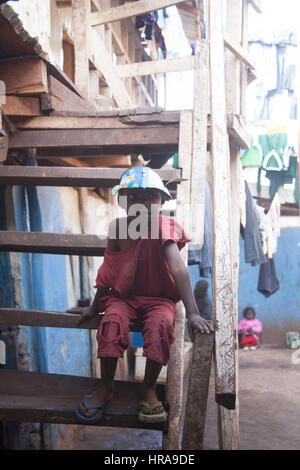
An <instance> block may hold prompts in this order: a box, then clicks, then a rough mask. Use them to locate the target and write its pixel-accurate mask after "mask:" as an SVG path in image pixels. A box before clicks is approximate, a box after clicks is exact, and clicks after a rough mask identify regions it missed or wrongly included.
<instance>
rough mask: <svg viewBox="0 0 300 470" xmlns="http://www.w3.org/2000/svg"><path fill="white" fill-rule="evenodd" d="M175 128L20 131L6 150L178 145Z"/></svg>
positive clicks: (176, 128)
mask: <svg viewBox="0 0 300 470" xmlns="http://www.w3.org/2000/svg"><path fill="white" fill-rule="evenodd" d="M178 137H179V129H178V126H172V125H170V126H165V127H161V128H157V127H152V128H146V127H142V126H141V127H140V128H133V129H110V130H108V129H67V130H63V129H58V130H52V129H51V130H43V131H39V130H36V131H31V130H28V131H20V132H16V133H14V134H12V135H11V138H10V142H9V146H10V149H18V148H32V147H34V148H55V147H56V148H57V147H59V148H64V147H72V148H76V147H81V148H89V147H100V148H101V147H104V146H118V145H120V146H124V147H128V146H130V145H134V146H145V145H151V144H157V145H166V144H175V145H176V144H177V145H178Z"/></svg>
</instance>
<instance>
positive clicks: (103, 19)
mask: <svg viewBox="0 0 300 470" xmlns="http://www.w3.org/2000/svg"><path fill="white" fill-rule="evenodd" d="M183 1H184V0H151V1H150V0H140V1H139V2H129V3H125V5H121V6H117V7H113V8H110V9H108V10H106V11H101V12H95V13H92V14H91V15H90V24H91V26H97V25H100V24H106V23H111V22H112V21H118V20H122V19H124V18H130V17H133V16H137V15H142V14H143V13H148V12H149V11H154V10H159V9H161V8H165V7H168V6H170V5H176V4H177V3H183Z"/></svg>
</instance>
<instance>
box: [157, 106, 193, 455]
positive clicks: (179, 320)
mask: <svg viewBox="0 0 300 470" xmlns="http://www.w3.org/2000/svg"><path fill="white" fill-rule="evenodd" d="M191 152H192V113H191V111H182V112H181V114H180V139H179V148H178V157H179V158H178V163H179V166H181V167H182V168H183V170H182V176H183V177H184V178H185V179H186V181H184V182H183V183H182V184H181V185H179V187H178V193H177V203H176V204H177V205H176V220H177V222H179V223H180V224H181V225H182V226H183V227H184V229H185V230H186V231H187V233H189V204H190V170H191ZM187 249H188V248H187V246H186V247H185V248H183V250H182V252H181V255H182V257H183V259H184V261H185V263H187ZM184 335H185V309H184V305H183V303H182V302H178V303H177V308H176V316H175V323H174V337H175V341H174V344H173V345H172V355H171V358H170V361H169V364H168V369H167V401H168V403H169V405H170V411H169V428H168V433H165V434H164V435H163V449H165V450H177V449H179V448H180V432H181V420H182V397H183V374H184V356H183V351H184Z"/></svg>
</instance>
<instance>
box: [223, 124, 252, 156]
mask: <svg viewBox="0 0 300 470" xmlns="http://www.w3.org/2000/svg"><path fill="white" fill-rule="evenodd" d="M227 129H228V132H229V134H230V135H231V137H232V138H233V139H234V140H235V142H236V143H237V144H238V146H239V147H240V149H246V150H247V149H249V148H250V146H251V142H250V137H249V136H248V134H247V132H246V129H245V128H244V127H243V125H242V124H241V122H240V120H239V118H238V117H237V116H235V115H230V116H228V117H227Z"/></svg>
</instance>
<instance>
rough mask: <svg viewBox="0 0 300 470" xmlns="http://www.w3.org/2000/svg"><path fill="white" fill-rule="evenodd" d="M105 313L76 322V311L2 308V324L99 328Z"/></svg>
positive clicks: (0, 319) (0, 313) (0, 322)
mask: <svg viewBox="0 0 300 470" xmlns="http://www.w3.org/2000/svg"><path fill="white" fill-rule="evenodd" d="M103 316H104V314H99V315H97V316H96V317H94V318H92V319H90V320H87V321H86V322H84V323H81V324H80V325H79V326H78V325H77V324H76V323H77V320H78V318H79V316H78V314H76V313H66V312H51V311H45V310H26V309H25V310H22V309H19V308H0V325H4V326H12V325H22V326H42V327H51V328H76V329H79V330H80V329H86V330H97V329H98V327H99V325H100V322H101V320H102V318H103ZM130 331H141V324H140V323H139V322H136V323H135V324H134V325H133V327H132V328H131V329H130Z"/></svg>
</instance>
